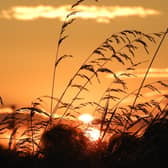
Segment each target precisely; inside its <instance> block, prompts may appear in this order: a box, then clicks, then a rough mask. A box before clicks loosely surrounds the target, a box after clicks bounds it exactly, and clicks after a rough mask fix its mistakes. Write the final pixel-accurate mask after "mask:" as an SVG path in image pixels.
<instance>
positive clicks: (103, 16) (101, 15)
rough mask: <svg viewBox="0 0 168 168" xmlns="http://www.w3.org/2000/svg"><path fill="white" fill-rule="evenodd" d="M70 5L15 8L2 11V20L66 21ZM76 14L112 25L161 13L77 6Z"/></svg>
mask: <svg viewBox="0 0 168 168" xmlns="http://www.w3.org/2000/svg"><path fill="white" fill-rule="evenodd" d="M70 8H71V6H70V5H63V6H57V7H55V6H49V5H48V6H44V5H38V6H13V7H11V8H9V9H6V10H2V11H0V18H4V19H16V20H25V21H26V20H35V19H39V18H45V19H55V18H57V19H60V20H61V21H62V20H64V19H65V16H66V15H67V14H68V13H69V12H70ZM75 9H76V11H79V12H77V13H76V14H74V15H73V17H76V18H80V19H84V20H86V19H92V20H95V21H97V22H98V23H110V21H111V19H114V18H116V17H123V16H139V17H145V16H148V15H159V14H160V12H159V11H157V10H154V9H149V8H144V7H142V6H93V5H92V6H87V5H79V6H76V8H75ZM71 17H72V16H71Z"/></svg>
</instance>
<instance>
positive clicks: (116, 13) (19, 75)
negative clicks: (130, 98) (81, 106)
mask: <svg viewBox="0 0 168 168" xmlns="http://www.w3.org/2000/svg"><path fill="white" fill-rule="evenodd" d="M74 2H75V1H74V0H61V1H58V0H57V1H55V0H47V1H46V0H33V1H31V0H22V1H18V0H12V1H0V25H1V29H0V37H1V38H0V44H1V45H0V81H1V82H0V96H1V97H2V98H3V99H4V103H5V104H16V105H30V104H31V102H32V100H34V99H35V98H36V97H39V96H43V95H50V92H51V83H52V71H53V64H54V59H55V52H56V42H57V39H58V34H59V31H60V26H61V20H62V19H63V18H64V16H65V14H66V12H67V11H68V9H69V5H71V4H73V3H74ZM78 10H80V11H82V12H83V14H79V15H77V18H78V19H77V20H76V21H75V22H74V23H73V24H72V25H70V26H69V27H68V29H67V32H66V33H67V34H68V35H69V38H68V39H66V41H64V44H63V45H62V47H61V50H60V54H61V55H63V54H71V55H73V56H74V57H73V58H67V59H66V60H65V61H64V62H63V63H62V64H61V65H60V66H59V68H58V70H57V77H56V91H55V96H58V95H60V93H61V92H62V91H63V89H64V88H65V84H66V83H67V82H68V80H69V79H70V78H71V76H72V75H73V74H74V72H75V71H76V70H77V68H79V67H80V64H81V63H82V62H83V60H84V59H85V58H86V57H87V56H88V55H89V54H90V52H91V51H92V50H93V49H95V48H96V47H97V46H98V45H99V44H100V43H101V42H103V41H104V40H105V38H107V37H108V36H109V35H110V34H113V33H116V32H119V31H122V30H125V29H127V30H128V29H136V30H140V31H144V32H145V33H152V32H160V31H165V30H166V28H167V27H168V23H167V21H168V19H167V18H168V1H166V0H161V1H160V0H136V1H135V0H100V1H99V2H97V3H96V2H95V1H94V0H86V1H85V2H84V3H82V4H81V6H79V7H78ZM155 49H156V48H152V51H154V50H155ZM167 51H168V38H166V39H165V41H164V44H163V45H162V47H161V49H160V51H159V53H158V57H157V59H156V60H155V62H154V64H153V66H152V67H153V69H152V70H151V74H150V75H151V77H152V79H153V78H155V79H157V80H158V79H159V80H160V79H168V61H167ZM152 53H153V52H152ZM151 56H152V54H151ZM143 58H144V59H146V58H147V59H148V58H150V57H146V56H143ZM147 65H148V64H144V66H142V67H141V70H140V71H139V72H138V74H139V77H140V79H141V76H140V74H142V73H143V72H145V71H144V68H145V67H146V66H147ZM116 71H120V70H119V69H117V68H116ZM152 73H153V74H152ZM109 80H110V78H109V77H107V76H105V82H103V84H104V83H105V84H108V83H109V82H110V81H109ZM131 80H133V79H131ZM97 85H98V84H96V83H95V87H94V88H93V93H90V95H89V97H90V98H91V97H92V98H94V97H98V96H100V95H101V92H100V90H101V87H100V88H99V89H96V86H97Z"/></svg>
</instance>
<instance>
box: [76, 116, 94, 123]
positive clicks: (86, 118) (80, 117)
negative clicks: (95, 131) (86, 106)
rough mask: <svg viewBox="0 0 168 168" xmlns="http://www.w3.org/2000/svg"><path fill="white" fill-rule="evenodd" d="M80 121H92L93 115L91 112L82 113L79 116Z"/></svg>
mask: <svg viewBox="0 0 168 168" xmlns="http://www.w3.org/2000/svg"><path fill="white" fill-rule="evenodd" d="M78 119H79V120H80V121H82V122H84V123H85V124H87V123H90V122H92V121H93V116H92V115H90V114H82V115H80V116H79V118H78Z"/></svg>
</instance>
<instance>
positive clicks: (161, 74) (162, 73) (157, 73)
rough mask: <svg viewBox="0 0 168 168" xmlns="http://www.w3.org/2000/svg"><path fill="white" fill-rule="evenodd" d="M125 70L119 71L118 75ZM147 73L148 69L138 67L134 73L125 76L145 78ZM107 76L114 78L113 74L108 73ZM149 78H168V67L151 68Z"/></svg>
mask: <svg viewBox="0 0 168 168" xmlns="http://www.w3.org/2000/svg"><path fill="white" fill-rule="evenodd" d="M122 73H124V72H117V75H120V74H122ZM145 73H146V69H137V70H135V71H133V74H134V75H135V76H133V75H131V76H129V77H127V76H123V77H124V78H126V77H127V78H129V79H131V78H143V77H144V75H145ZM106 77H107V78H113V75H111V74H108V75H107V76H106ZM148 78H167V79H168V68H151V69H150V70H149V73H148Z"/></svg>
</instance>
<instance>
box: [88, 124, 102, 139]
mask: <svg viewBox="0 0 168 168" xmlns="http://www.w3.org/2000/svg"><path fill="white" fill-rule="evenodd" d="M85 135H86V136H87V137H88V138H89V139H90V140H91V141H97V140H98V139H99V138H100V131H99V130H98V129H96V128H92V127H90V128H88V129H87V130H86V131H85Z"/></svg>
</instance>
